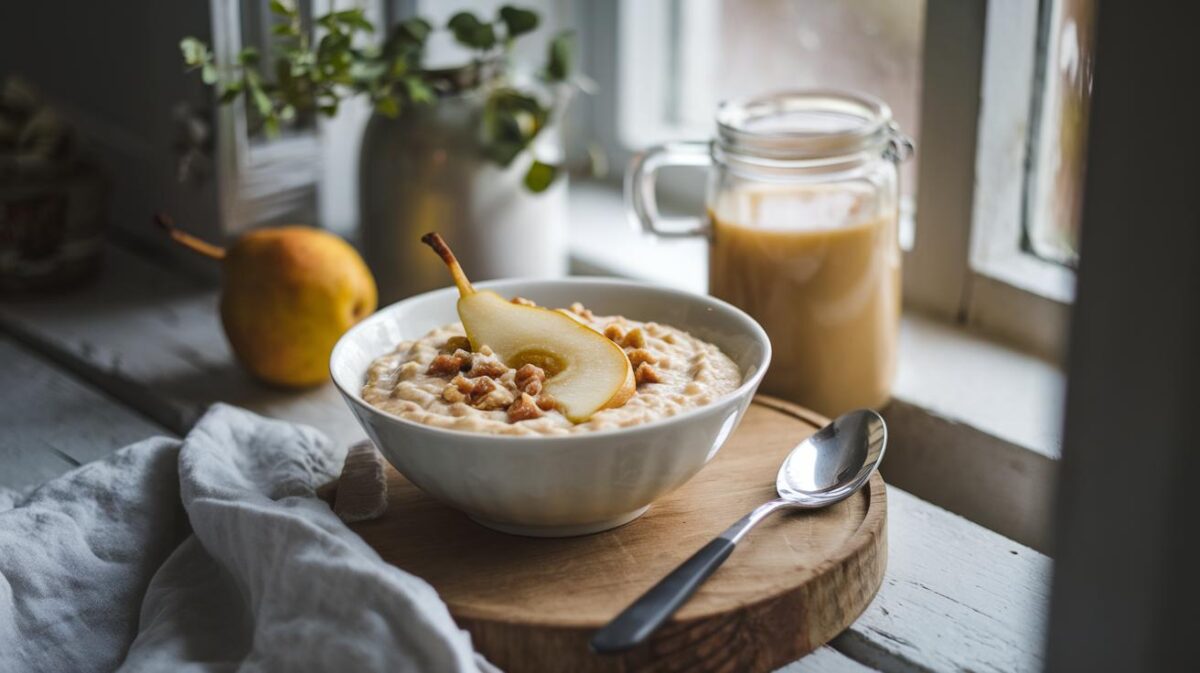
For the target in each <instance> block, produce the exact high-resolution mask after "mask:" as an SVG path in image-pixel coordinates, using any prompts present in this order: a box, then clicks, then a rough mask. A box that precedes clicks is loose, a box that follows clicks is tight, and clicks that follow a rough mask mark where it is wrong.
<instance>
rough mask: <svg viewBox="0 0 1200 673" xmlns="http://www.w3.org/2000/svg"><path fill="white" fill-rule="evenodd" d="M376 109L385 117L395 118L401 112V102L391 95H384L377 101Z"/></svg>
mask: <svg viewBox="0 0 1200 673" xmlns="http://www.w3.org/2000/svg"><path fill="white" fill-rule="evenodd" d="M375 111H376V112H378V113H379V114H381V115H383V116H385V117H391V118H393V119H394V118H396V117H397V116H398V115H399V114H400V103H398V102H397V101H396V99H395V98H393V97H391V96H384V97H383V98H380V99H379V100H377V101H375Z"/></svg>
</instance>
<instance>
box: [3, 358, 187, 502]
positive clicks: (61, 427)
mask: <svg viewBox="0 0 1200 673" xmlns="http://www.w3.org/2000/svg"><path fill="white" fill-rule="evenodd" d="M163 432H164V431H163V429H162V428H160V427H158V426H156V425H155V424H153V423H151V422H150V421H148V420H146V419H145V418H143V417H142V416H141V415H139V414H137V413H136V412H134V411H132V410H130V409H127V408H125V407H123V406H120V405H119V404H117V403H116V402H114V401H112V400H111V399H109V398H108V397H107V396H105V395H104V394H103V393H101V392H99V391H97V390H95V389H93V388H92V387H91V386H88V385H86V384H84V383H82V382H80V381H79V380H77V379H76V378H75V377H73V376H70V375H69V374H67V373H66V372H63V371H62V370H60V369H58V368H57V367H54V366H53V365H52V364H50V363H49V362H46V361H45V360H43V359H42V358H40V357H38V356H36V355H35V354H33V353H32V352H30V351H29V350H27V349H25V348H23V347H22V346H20V345H18V344H16V343H14V342H13V341H12V340H11V339H9V338H7V337H5V336H2V335H0V487H3V488H12V489H17V490H23V489H26V488H28V487H31V486H35V485H37V484H40V483H42V482H44V481H46V480H47V479H51V478H53V477H57V476H58V475H60V474H62V473H63V472H66V471H68V470H70V469H72V468H74V467H76V466H78V465H80V464H82V463H86V462H88V461H91V460H96V459H97V458H102V457H104V456H106V455H108V454H109V453H111V452H112V451H113V450H114V449H118V448H120V447H122V446H124V445H126V444H128V443H130V442H135V441H137V440H140V439H144V438H146V437H149V436H151V435H157V434H163Z"/></svg>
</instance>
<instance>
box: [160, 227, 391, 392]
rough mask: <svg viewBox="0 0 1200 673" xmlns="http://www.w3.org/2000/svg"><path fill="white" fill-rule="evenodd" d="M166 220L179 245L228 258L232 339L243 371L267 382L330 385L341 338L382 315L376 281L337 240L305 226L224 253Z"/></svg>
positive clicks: (263, 235)
mask: <svg viewBox="0 0 1200 673" xmlns="http://www.w3.org/2000/svg"><path fill="white" fill-rule="evenodd" d="M159 221H160V224H162V225H163V226H164V227H165V228H167V230H168V232H169V233H170V234H171V236H172V238H174V239H175V240H176V241H178V242H180V243H182V244H183V245H185V246H187V247H189V248H191V249H192V250H194V251H196V252H198V253H200V254H203V255H206V256H208V257H212V258H214V259H219V260H221V300H220V305H221V323H222V326H223V327H224V328H225V337H226V338H227V339H228V340H229V345H230V346H231V347H232V349H233V353H234V355H235V356H237V359H238V361H239V362H240V363H241V364H242V366H243V367H245V368H246V370H247V371H249V372H250V373H251V374H253V375H254V376H255V377H257V378H259V379H261V380H263V381H265V382H267V383H270V384H273V385H277V386H284V387H289V388H303V387H309V386H315V385H318V384H321V383H323V382H325V381H326V380H328V379H329V354H330V352H331V351H332V350H333V346H334V344H335V343H337V340H338V338H339V337H341V336H342V334H343V333H345V331H346V330H348V329H350V327H352V326H353V325H354V324H355V323H357V322H358V321H360V320H362V319H363V318H365V317H367V316H369V315H371V313H373V312H374V311H375V304H376V301H377V296H376V288H375V279H374V278H373V277H372V276H371V272H370V270H369V269H368V268H367V265H366V264H365V263H364V262H363V260H362V257H360V256H359V254H358V252H357V251H355V250H354V248H353V247H351V246H350V245H349V244H348V243H346V242H345V241H344V240H342V239H341V238H339V237H338V236H336V235H334V234H331V233H329V232H326V231H322V230H320V229H314V228H312V227H303V226H285V227H275V228H269V229H259V230H255V231H251V232H249V233H247V234H244V235H243V236H241V237H240V238H239V239H237V241H236V242H234V244H233V245H232V246H230V247H229V248H228V249H222V248H220V247H217V246H214V245H212V244H209V243H207V242H205V241H201V240H199V239H197V238H195V237H193V236H191V235H189V234H187V233H184V232H183V231H180V230H179V229H176V228H174V226H173V225H171V223H170V221H169V220H167V219H166V218H162V217H160V220H159Z"/></svg>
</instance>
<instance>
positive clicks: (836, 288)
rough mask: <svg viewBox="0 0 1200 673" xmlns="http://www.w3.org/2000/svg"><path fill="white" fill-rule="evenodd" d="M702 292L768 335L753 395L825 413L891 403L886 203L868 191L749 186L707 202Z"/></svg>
mask: <svg viewBox="0 0 1200 673" xmlns="http://www.w3.org/2000/svg"><path fill="white" fill-rule="evenodd" d="M709 219H710V222H711V227H712V229H711V230H712V244H711V252H710V255H709V292H710V293H711V294H712V295H713V296H715V297H718V298H720V299H723V300H725V301H728V302H730V303H731V304H733V305H735V306H737V307H739V308H741V309H743V310H744V311H746V312H747V313H749V314H750V315H751V316H753V317H754V319H755V320H757V321H758V322H759V323H760V324H761V325H762V326H763V328H765V329H766V330H767V334H768V335H769V336H770V337H771V344H772V348H773V356H772V360H771V366H770V369H768V370H767V376H766V379H765V380H764V382H763V384H762V387H761V392H764V393H767V394H770V395H776V396H779V397H782V398H785V399H789V400H792V401H795V402H797V403H799V404H801V405H804V406H806V407H808V408H810V409H813V410H815V411H817V412H819V413H822V414H825V415H827V416H830V417H832V416H835V415H837V414H840V413H843V412H845V411H848V410H851V409H855V408H859V407H874V408H878V407H880V406H882V405H883V404H885V403H886V402H887V401H888V399H889V396H890V391H891V384H892V379H893V376H894V375H895V370H896V342H897V336H898V330H899V322H900V249H899V245H898V241H897V238H896V225H897V212H896V209H895V205H894V203H893V204H882V203H880V201H879V196H878V191H877V190H876V189H875V188H874V187H873V186H872V185H869V184H857V183H847V184H837V183H832V184H830V183H826V184H823V185H814V186H796V185H769V184H756V185H750V186H739V187H735V188H732V189H728V190H725V191H722V192H720V193H719V195H718V197H717V199H716V201H715V202H714V203H712V204H711V206H710V210H709Z"/></svg>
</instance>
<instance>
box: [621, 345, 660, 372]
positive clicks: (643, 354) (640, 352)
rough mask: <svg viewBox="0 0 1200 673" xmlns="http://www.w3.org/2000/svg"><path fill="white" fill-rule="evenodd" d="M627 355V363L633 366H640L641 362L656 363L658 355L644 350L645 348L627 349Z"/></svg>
mask: <svg viewBox="0 0 1200 673" xmlns="http://www.w3.org/2000/svg"><path fill="white" fill-rule="evenodd" d="M628 355H629V364H631V365H633V366H634V367H638V366H640V365H641V364H642V363H643V362H649V363H650V364H657V363H658V356H656V355H655V354H654V353H651V352H650V351H648V350H646V349H645V348H635V349H633V350H631V351H629V353H628Z"/></svg>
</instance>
